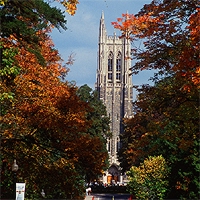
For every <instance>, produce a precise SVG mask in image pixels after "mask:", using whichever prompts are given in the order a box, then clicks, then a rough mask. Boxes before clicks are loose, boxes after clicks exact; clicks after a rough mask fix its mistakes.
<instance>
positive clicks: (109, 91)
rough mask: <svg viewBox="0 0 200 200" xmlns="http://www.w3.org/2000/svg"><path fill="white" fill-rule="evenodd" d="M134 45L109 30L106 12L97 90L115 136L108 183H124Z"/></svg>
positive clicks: (106, 177) (109, 144) (101, 31)
mask: <svg viewBox="0 0 200 200" xmlns="http://www.w3.org/2000/svg"><path fill="white" fill-rule="evenodd" d="M130 53H131V45H130V41H128V40H127V39H125V38H119V37H117V36H116V34H115V33H114V35H113V36H108V35H107V32H106V27H105V22H104V13H103V12H102V16H101V19H100V27H99V49H98V68H97V82H96V90H97V91H98V93H99V98H100V99H101V100H102V101H103V103H104V105H105V106H106V109H107V113H108V116H109V117H110V121H111V124H110V130H111V132H112V137H111V138H107V150H108V152H109V162H110V167H109V169H108V171H107V172H106V173H105V174H104V177H103V182H104V183H109V184H111V183H114V182H115V183H116V182H123V181H122V176H121V171H120V168H119V164H120V163H119V161H118V158H117V152H118V150H119V148H120V145H121V143H120V134H121V133H123V124H122V121H123V118H124V117H131V116H132V101H133V87H132V77H131V76H130V73H131V71H130V67H131V60H130Z"/></svg>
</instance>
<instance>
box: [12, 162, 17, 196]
mask: <svg viewBox="0 0 200 200" xmlns="http://www.w3.org/2000/svg"><path fill="white" fill-rule="evenodd" d="M17 170H18V165H17V163H16V159H14V162H13V164H12V171H13V173H14V194H13V197H14V199H16V183H17Z"/></svg>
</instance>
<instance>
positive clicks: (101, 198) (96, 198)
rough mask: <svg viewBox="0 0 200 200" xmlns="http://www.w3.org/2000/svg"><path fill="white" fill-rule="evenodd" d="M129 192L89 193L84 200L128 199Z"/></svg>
mask: <svg viewBox="0 0 200 200" xmlns="http://www.w3.org/2000/svg"><path fill="white" fill-rule="evenodd" d="M129 198H130V194H91V195H88V196H86V198H85V200H129Z"/></svg>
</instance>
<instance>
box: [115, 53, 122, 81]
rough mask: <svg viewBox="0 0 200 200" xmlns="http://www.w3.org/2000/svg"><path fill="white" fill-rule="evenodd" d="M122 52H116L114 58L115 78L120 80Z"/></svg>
mask: <svg viewBox="0 0 200 200" xmlns="http://www.w3.org/2000/svg"><path fill="white" fill-rule="evenodd" d="M121 67H122V54H121V52H118V54H117V59H116V80H117V81H120V80H121Z"/></svg>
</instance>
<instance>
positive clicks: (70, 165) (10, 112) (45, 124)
mask: <svg viewBox="0 0 200 200" xmlns="http://www.w3.org/2000/svg"><path fill="white" fill-rule="evenodd" d="M2 2H3V3H4V5H3V6H2V7H1V19H4V20H3V23H4V22H5V20H7V21H6V22H7V23H4V24H3V25H2V32H1V34H2V38H1V43H0V49H1V50H2V51H1V52H2V54H1V71H0V74H1V82H0V83H1V96H0V100H1V109H2V110H1V111H2V112H1V118H0V119H1V198H12V196H11V195H12V194H13V188H14V187H13V176H12V172H11V165H12V162H13V159H14V158H16V159H17V163H18V165H19V171H18V173H17V181H18V182H26V197H27V198H32V199H39V198H40V197H41V196H40V195H41V194H40V192H41V189H44V190H45V193H46V197H47V198H49V199H53V198H54V199H55V198H56V199H58V198H73V199H83V196H84V191H85V190H84V189H85V188H84V181H85V176H86V175H87V174H89V173H92V174H94V173H97V174H98V173H101V170H102V169H103V168H104V167H105V166H106V164H105V162H106V155H107V153H106V152H105V151H104V149H102V140H101V138H99V137H98V136H97V135H96V136H92V135H91V134H89V133H88V132H87V131H88V129H89V128H90V127H91V121H90V120H88V119H87V112H88V111H89V105H88V104H87V103H86V102H84V101H83V100H81V99H80V98H79V97H78V95H77V88H76V86H72V85H71V84H69V83H68V82H64V80H63V79H62V78H66V77H65V76H66V74H67V72H68V68H67V67H66V66H64V65H63V62H62V59H61V58H60V55H59V53H58V51H57V50H56V49H55V47H54V45H53V42H52V41H51V39H50V38H49V36H48V33H49V31H50V29H51V28H52V25H53V26H57V27H58V28H59V27H60V26H61V27H63V28H64V22H65V21H64V18H63V15H62V14H61V12H60V11H59V10H56V9H55V8H51V7H50V6H49V4H47V3H45V2H43V1H17V0H16V1H9V0H8V1H1V3H2ZM69 2H72V1H69ZM9 16H10V18H9ZM56 16H57V18H56ZM54 17H55V19H54ZM7 18H8V19H7ZM17 27H18V28H17ZM69 63H71V62H69ZM94 160H95V162H94ZM52 183H53V184H52Z"/></svg>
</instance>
